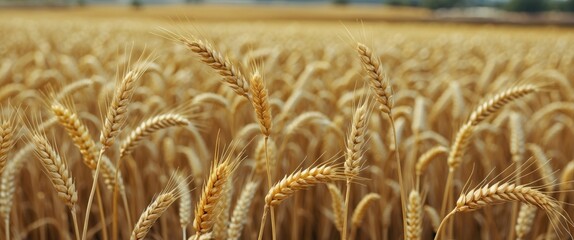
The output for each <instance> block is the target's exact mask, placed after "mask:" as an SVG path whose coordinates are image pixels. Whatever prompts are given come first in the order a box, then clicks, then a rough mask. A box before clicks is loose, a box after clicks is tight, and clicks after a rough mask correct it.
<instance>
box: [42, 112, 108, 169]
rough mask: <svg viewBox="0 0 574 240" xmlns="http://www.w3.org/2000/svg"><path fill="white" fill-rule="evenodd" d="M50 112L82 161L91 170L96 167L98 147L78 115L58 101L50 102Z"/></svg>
mask: <svg viewBox="0 0 574 240" xmlns="http://www.w3.org/2000/svg"><path fill="white" fill-rule="evenodd" d="M51 109H52V112H53V113H54V115H56V118H57V119H58V122H59V123H60V124H61V125H62V126H63V127H64V128H65V129H66V131H67V132H68V135H69V136H70V137H71V138H72V141H73V142H74V145H76V147H77V148H78V149H79V150H80V153H81V154H82V158H83V160H84V163H85V164H86V165H87V166H88V167H89V168H90V169H92V170H95V169H96V165H97V162H96V158H97V157H98V156H97V154H98V149H97V147H96V144H95V142H94V140H92V138H91V137H90V132H88V129H87V128H86V127H85V126H84V124H82V122H81V121H80V119H79V118H78V115H77V114H76V113H75V112H74V111H73V110H72V109H71V108H70V107H65V106H64V105H62V104H61V103H59V102H54V103H52V106H51Z"/></svg>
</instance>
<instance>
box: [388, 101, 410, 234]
mask: <svg viewBox="0 0 574 240" xmlns="http://www.w3.org/2000/svg"><path fill="white" fill-rule="evenodd" d="M387 116H388V117H389V120H390V121H391V128H392V129H393V138H394V141H395V159H396V160H397V174H398V177H399V186H400V187H401V189H400V193H401V211H402V213H403V217H402V219H403V228H404V230H405V231H406V230H407V228H406V227H407V223H406V221H407V220H406V219H407V218H406V216H407V212H406V209H405V201H406V197H405V190H404V189H405V185H404V183H403V173H402V167H401V158H400V156H399V143H398V142H397V130H396V129H395V120H393V116H392V115H391V112H389V113H388V114H387ZM405 236H406V235H405Z"/></svg>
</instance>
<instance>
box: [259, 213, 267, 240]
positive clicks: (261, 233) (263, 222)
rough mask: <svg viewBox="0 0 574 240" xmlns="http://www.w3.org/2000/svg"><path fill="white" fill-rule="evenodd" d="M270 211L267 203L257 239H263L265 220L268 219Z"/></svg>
mask: <svg viewBox="0 0 574 240" xmlns="http://www.w3.org/2000/svg"><path fill="white" fill-rule="evenodd" d="M268 211H269V206H267V205H265V208H264V209H263V216H261V227H260V228H259V237H257V240H262V239H263V230H265V221H266V220H267V212H268Z"/></svg>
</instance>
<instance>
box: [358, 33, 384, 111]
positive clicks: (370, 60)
mask: <svg viewBox="0 0 574 240" xmlns="http://www.w3.org/2000/svg"><path fill="white" fill-rule="evenodd" d="M357 52H358V53H359V57H360V58H361V63H362V65H363V68H364V69H365V71H367V74H368V75H369V83H370V85H371V88H372V89H373V91H374V92H375V95H376V99H377V101H378V102H379V103H380V104H381V106H380V107H381V110H382V111H383V112H384V113H390V112H391V109H392V108H393V98H392V94H393V90H392V88H391V85H390V82H389V80H388V79H387V77H386V76H383V70H382V67H381V62H380V61H379V59H378V58H377V57H375V56H373V53H372V51H371V49H370V48H369V47H367V46H366V45H364V44H362V43H357Z"/></svg>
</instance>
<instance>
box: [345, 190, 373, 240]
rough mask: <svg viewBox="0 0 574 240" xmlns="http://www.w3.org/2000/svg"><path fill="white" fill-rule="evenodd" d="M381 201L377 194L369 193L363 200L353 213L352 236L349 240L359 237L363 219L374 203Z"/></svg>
mask: <svg viewBox="0 0 574 240" xmlns="http://www.w3.org/2000/svg"><path fill="white" fill-rule="evenodd" d="M379 199H381V196H380V195H379V194H376V193H369V194H367V195H365V196H364V197H363V199H361V201H360V202H359V204H357V207H355V211H353V216H352V217H351V234H350V235H349V239H351V240H352V239H355V235H357V230H358V229H359V227H360V226H361V223H363V217H364V216H365V214H366V213H367V209H368V208H369V206H370V205H371V203H372V202H375V201H378V200H379Z"/></svg>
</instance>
